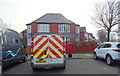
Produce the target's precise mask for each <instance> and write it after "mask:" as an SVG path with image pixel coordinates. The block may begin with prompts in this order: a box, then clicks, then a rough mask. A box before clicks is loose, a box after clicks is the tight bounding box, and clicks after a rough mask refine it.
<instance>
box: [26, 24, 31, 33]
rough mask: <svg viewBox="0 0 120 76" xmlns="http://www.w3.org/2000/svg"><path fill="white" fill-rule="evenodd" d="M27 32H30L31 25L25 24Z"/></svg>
mask: <svg viewBox="0 0 120 76" xmlns="http://www.w3.org/2000/svg"><path fill="white" fill-rule="evenodd" d="M27 33H31V25H27Z"/></svg>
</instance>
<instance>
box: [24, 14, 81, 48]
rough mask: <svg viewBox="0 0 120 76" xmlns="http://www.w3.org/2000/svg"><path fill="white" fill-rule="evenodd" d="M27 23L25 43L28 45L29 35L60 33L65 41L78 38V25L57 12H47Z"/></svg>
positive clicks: (77, 39)
mask: <svg viewBox="0 0 120 76" xmlns="http://www.w3.org/2000/svg"><path fill="white" fill-rule="evenodd" d="M26 25H27V44H28V46H30V43H31V37H32V36H34V35H40V34H60V33H62V34H61V35H62V36H64V37H65V40H66V41H70V42H74V41H79V40H80V25H77V24H75V23H74V22H73V21H71V20H69V19H67V18H65V17H64V16H63V15H62V14H59V13H47V14H45V15H43V16H42V17H40V18H38V19H36V20H34V21H32V22H31V23H29V24H26Z"/></svg>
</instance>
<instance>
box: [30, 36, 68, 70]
mask: <svg viewBox="0 0 120 76" xmlns="http://www.w3.org/2000/svg"><path fill="white" fill-rule="evenodd" d="M32 44H33V46H32V50H31V51H32V56H31V67H32V69H33V70H36V69H37V68H45V69H50V68H52V67H58V68H61V69H65V62H66V56H65V55H66V54H65V48H64V47H63V46H64V41H63V37H62V36H59V35H40V36H34V37H33V42H32Z"/></svg>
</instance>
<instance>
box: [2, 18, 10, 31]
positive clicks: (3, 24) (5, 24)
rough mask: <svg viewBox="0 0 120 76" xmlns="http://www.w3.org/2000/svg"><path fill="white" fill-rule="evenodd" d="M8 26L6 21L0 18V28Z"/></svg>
mask: <svg viewBox="0 0 120 76" xmlns="http://www.w3.org/2000/svg"><path fill="white" fill-rule="evenodd" d="M8 27H9V26H8V25H7V23H4V22H3V20H2V19H1V18H0V30H2V29H5V28H8Z"/></svg>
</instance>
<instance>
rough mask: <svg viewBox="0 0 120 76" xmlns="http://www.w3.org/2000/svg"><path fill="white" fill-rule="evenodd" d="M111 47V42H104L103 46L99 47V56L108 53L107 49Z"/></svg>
mask: <svg viewBox="0 0 120 76" xmlns="http://www.w3.org/2000/svg"><path fill="white" fill-rule="evenodd" d="M110 47H111V44H108V43H107V44H105V45H104V47H102V49H101V57H102V58H104V57H105V55H106V54H107V53H108V51H109V49H110Z"/></svg>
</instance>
